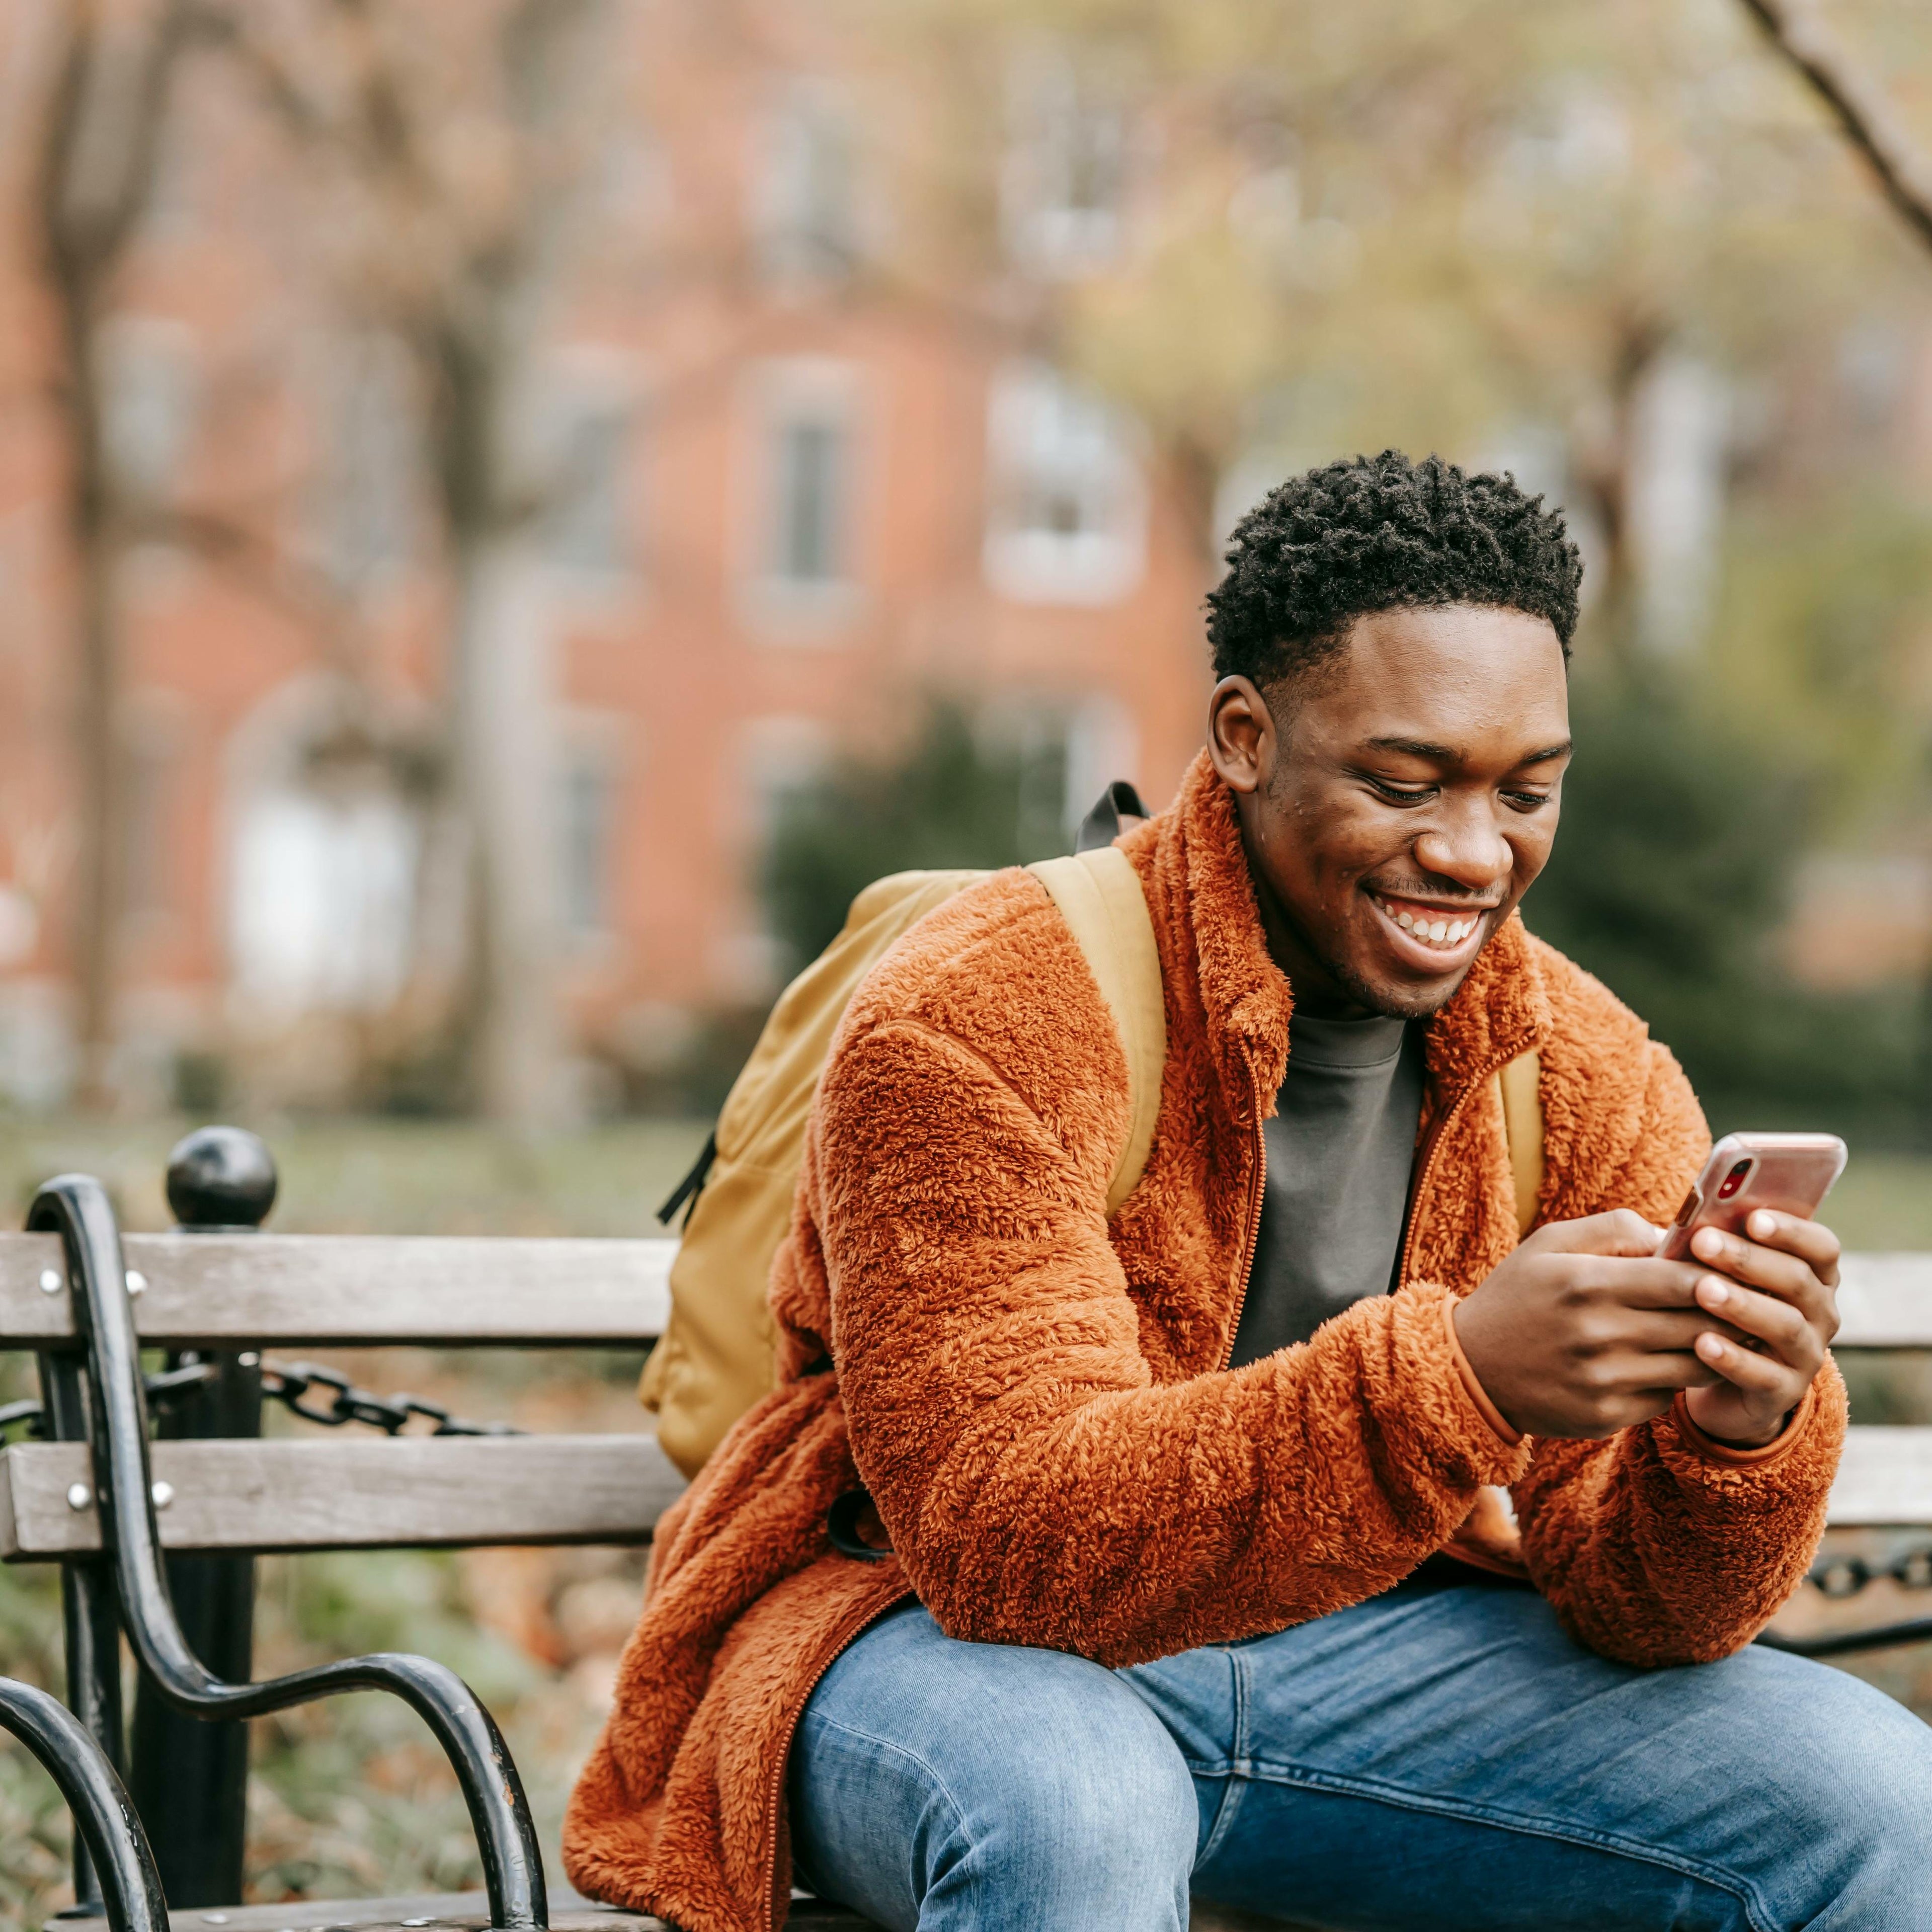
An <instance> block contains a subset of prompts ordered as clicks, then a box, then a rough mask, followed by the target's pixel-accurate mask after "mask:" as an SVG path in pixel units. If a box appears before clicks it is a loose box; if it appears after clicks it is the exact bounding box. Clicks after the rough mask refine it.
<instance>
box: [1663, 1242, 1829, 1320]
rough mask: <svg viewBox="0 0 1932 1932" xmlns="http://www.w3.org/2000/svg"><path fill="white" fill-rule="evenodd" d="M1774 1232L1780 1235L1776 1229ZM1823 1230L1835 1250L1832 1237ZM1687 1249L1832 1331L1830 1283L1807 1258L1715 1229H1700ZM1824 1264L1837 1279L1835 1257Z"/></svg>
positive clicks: (1706, 1262)
mask: <svg viewBox="0 0 1932 1932" xmlns="http://www.w3.org/2000/svg"><path fill="white" fill-rule="evenodd" d="M1775 1218H1776V1219H1778V1220H1782V1221H1786V1222H1790V1223H1791V1224H1792V1225H1793V1226H1797V1227H1802V1226H1806V1225H1807V1224H1806V1223H1802V1222H1797V1221H1795V1220H1793V1217H1790V1216H1789V1215H1780V1216H1778V1217H1775ZM1751 1219H1752V1220H1753V1221H1754V1222H1755V1221H1757V1219H1758V1217H1757V1216H1756V1215H1754V1216H1753V1217H1751ZM1777 1232H1780V1233H1782V1231H1777ZM1826 1232H1827V1234H1828V1237H1829V1241H1830V1246H1831V1249H1832V1251H1833V1253H1834V1254H1835V1251H1836V1250H1837V1247H1838V1240H1837V1237H1836V1236H1835V1235H1829V1230H1828V1231H1826ZM1691 1253H1693V1254H1694V1255H1695V1256H1697V1259H1699V1260H1700V1261H1701V1262H1704V1263H1705V1264H1706V1265H1707V1266H1709V1267H1711V1268H1718V1269H1721V1270H1722V1271H1723V1272H1724V1274H1727V1275H1729V1276H1730V1277H1731V1279H1732V1280H1733V1281H1737V1282H1742V1283H1744V1284H1745V1286H1747V1287H1749V1288H1758V1289H1763V1290H1764V1291H1765V1292H1766V1293H1767V1294H1769V1295H1778V1296H1780V1297H1781V1298H1783V1299H1784V1300H1785V1301H1788V1302H1790V1303H1791V1304H1793V1306H1794V1307H1797V1308H1799V1309H1801V1310H1803V1311H1804V1313H1805V1316H1806V1318H1807V1319H1809V1320H1811V1321H1812V1322H1816V1323H1817V1325H1819V1326H1820V1328H1822V1329H1823V1330H1825V1331H1826V1334H1827V1335H1828V1336H1829V1335H1830V1334H1835V1333H1836V1332H1837V1329H1838V1310H1837V1306H1836V1304H1835V1301H1834V1298H1833V1296H1832V1286H1831V1285H1830V1283H1828V1282H1827V1281H1826V1279H1825V1278H1824V1277H1823V1276H1821V1275H1820V1272H1819V1271H1818V1268H1817V1267H1815V1266H1814V1265H1813V1264H1812V1263H1811V1262H1808V1261H1806V1260H1805V1259H1803V1258H1802V1256H1799V1255H1797V1254H1796V1253H1793V1252H1792V1251H1791V1250H1790V1249H1789V1248H1781V1247H1772V1245H1770V1244H1769V1243H1766V1242H1762V1241H1755V1240H1751V1241H1747V1240H1744V1239H1742V1238H1740V1237H1739V1236H1738V1235H1727V1234H1724V1233H1723V1232H1721V1231H1720V1230H1718V1229H1715V1228H1700V1229H1698V1231H1697V1235H1695V1236H1694V1238H1693V1239H1692V1241H1691ZM1829 1266H1830V1269H1831V1281H1832V1282H1833V1283H1835V1281H1836V1280H1837V1278H1838V1271H1837V1267H1836V1263H1835V1261H1834V1262H1832V1263H1831V1264H1829Z"/></svg>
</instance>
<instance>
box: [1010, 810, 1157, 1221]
mask: <svg viewBox="0 0 1932 1932" xmlns="http://www.w3.org/2000/svg"><path fill="white" fill-rule="evenodd" d="M1028 870H1029V871H1031V872H1032V873H1033V874H1034V877H1037V879H1038V880H1040V883H1041V884H1042V885H1043V886H1045V887H1046V889H1047V892H1048V895H1049V897H1051V898H1052V901H1053V902H1054V904H1055V905H1057V906H1058V907H1059V908H1060V913H1061V917H1062V918H1063V919H1065V920H1066V922H1067V926H1068V928H1069V929H1070V930H1071V932H1073V937H1074V938H1075V939H1076V941H1078V942H1079V947H1080V950H1081V951H1082V953H1085V955H1086V956H1087V964H1088V967H1089V968H1090V969H1091V971H1092V973H1093V975H1094V979H1095V980H1096V981H1097V983H1098V984H1099V986H1100V996H1101V998H1103V999H1104V1000H1105V1001H1106V1003H1107V1005H1108V1007H1109V1010H1111V1011H1112V1013H1113V1016H1114V1024H1115V1025H1116V1026H1117V1027H1118V1028H1119V1029H1120V1033H1121V1049H1122V1050H1123V1052H1124V1053H1125V1054H1126V1055H1127V1091H1128V1094H1129V1097H1130V1098H1129V1106H1130V1120H1129V1123H1128V1127H1127V1140H1126V1142H1124V1145H1122V1147H1121V1154H1120V1158H1119V1160H1118V1161H1117V1162H1116V1163H1115V1166H1114V1178H1113V1181H1112V1183H1111V1184H1110V1185H1109V1187H1108V1189H1107V1212H1108V1213H1109V1214H1112V1213H1113V1211H1115V1208H1118V1207H1119V1206H1120V1205H1121V1202H1123V1201H1124V1200H1126V1199H1127V1196H1129V1195H1130V1194H1131V1193H1133V1190H1134V1188H1135V1186H1136V1184H1137V1183H1138V1182H1139V1180H1140V1178H1141V1175H1142V1172H1143V1171H1144V1170H1145V1168H1146V1166H1147V1160H1148V1151H1149V1149H1150V1148H1152V1146H1153V1145H1154V1121H1155V1118H1156V1117H1157V1115H1159V1113H1160V1081H1161V1073H1162V1070H1163V1068H1164V1067H1166V1064H1167V1007H1166V1001H1165V999H1164V998H1163V992H1162V987H1161V978H1160V953H1159V951H1158V950H1157V949H1156V947H1155V945H1154V922H1153V920H1152V919H1150V918H1149V917H1148V909H1147V899H1146V897H1145V895H1144V894H1143V893H1142V891H1141V881H1140V874H1139V873H1138V872H1136V871H1135V870H1134V868H1133V861H1132V860H1131V859H1129V858H1128V856H1127V854H1126V853H1124V852H1123V851H1121V850H1120V849H1119V847H1117V846H1113V845H1103V846H1100V847H1097V849H1095V850H1093V851H1090V852H1076V853H1073V854H1072V855H1071V856H1070V857H1067V858H1064V859H1041V860H1040V862H1038V864H1037V865H1032V866H1030V867H1029V868H1028Z"/></svg>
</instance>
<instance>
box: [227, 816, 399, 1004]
mask: <svg viewBox="0 0 1932 1932" xmlns="http://www.w3.org/2000/svg"><path fill="white" fill-rule="evenodd" d="M418 844H419V826H418V824H417V822H416V816H415V814H413V812H412V811H410V808H409V807H408V806H407V805H406V804H405V803H404V802H403V801H402V800H401V799H399V798H398V797H397V796H395V793H393V792H392V791H390V790H388V789H387V788H386V787H382V786H378V785H374V784H371V785H369V786H367V787H362V786H347V787H341V788H339V789H338V788H332V787H331V788H324V787H311V786H308V785H305V784H299V783H296V784H286V785H282V786H277V787H270V788H268V789H266V790H263V791H260V792H258V793H256V794H255V795H254V796H253V797H252V798H251V799H249V800H248V803H247V805H246V807H245V810H244V811H243V813H242V819H241V822H240V824H239V826H238V827H237V833H236V847H235V855H234V868H233V893H232V896H231V898H230V901H229V940H230V944H231V946H232V947H233V956H234V961H235V971H236V981H237V983H238V985H239V989H240V990H241V991H242V993H243V995H245V997H247V998H249V999H250V1000H251V1001H253V1002H254V1004H257V1006H258V1007H260V1008H261V1009H263V1010H265V1011H267V1012H269V1013H275V1014H278V1015H281V1016H288V1017H293V1016H294V1015H296V1014H298V1013H305V1012H313V1011H329V1012H338V1013H375V1012H380V1011H381V1010H383V1008H384V1007H386V1006H388V1005H389V1003H390V1002H391V1001H392V1000H393V999H395V997H396V995H398V993H399V992H401V990H402V986H403V982H404V977H405V976H406V975H407V971H408V968H409V960H410V941H411V937H412V932H413V923H414V908H415V884H416V862H417V850H418Z"/></svg>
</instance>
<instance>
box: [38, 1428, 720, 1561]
mask: <svg viewBox="0 0 1932 1932" xmlns="http://www.w3.org/2000/svg"><path fill="white" fill-rule="evenodd" d="M153 1472H154V1481H156V1482H157V1484H158V1483H163V1482H165V1483H166V1484H169V1485H170V1486H171V1487H172V1490H173V1492H174V1494H173V1496H172V1499H171V1500H170V1502H169V1504H168V1505H167V1507H166V1508H165V1509H163V1510H162V1511H160V1513H159V1514H158V1516H157V1522H158V1523H159V1524H160V1532H161V1541H162V1544H163V1547H166V1548H167V1549H169V1550H383V1549H395V1548H403V1547H437V1546H439V1545H442V1546H449V1547H457V1546H481V1545H485V1544H539V1543H640V1542H642V1541H644V1540H645V1539H646V1538H647V1537H648V1536H649V1533H650V1532H651V1529H652V1527H653V1526H654V1525H655V1523H656V1522H657V1520H658V1517H659V1516H661V1514H663V1512H664V1510H665V1509H666V1508H668V1507H669V1505H670V1503H671V1502H673V1500H674V1499H676V1496H678V1495H679V1493H680V1492H681V1491H682V1490H683V1488H684V1486H685V1484H684V1478H683V1477H682V1475H680V1474H679V1472H678V1471H677V1470H676V1469H674V1468H673V1466H671V1464H670V1462H669V1461H667V1460H666V1458H665V1457H664V1452H663V1451H661V1449H659V1448H658V1445H657V1439H656V1438H655V1436H646V1435H637V1436H437V1437H431V1436H415V1437H409V1436H405V1437H400V1438H397V1439H393V1440H392V1439H390V1438H389V1437H386V1436H360V1437H352V1436H343V1437H340V1438H338V1439H333V1440H329V1441H322V1442H311V1441H308V1440H299V1441H294V1442H280V1441H271V1442H233V1441H229V1442H223V1441H210V1442H157V1443H155V1444H154V1445H153ZM92 1480H93V1478H92V1470H91V1469H90V1466H89V1459H88V1451H87V1445H86V1444H85V1443H82V1442H21V1443H16V1444H14V1445H13V1447H12V1448H9V1449H8V1450H7V1451H6V1452H5V1454H0V1560H4V1561H6V1562H44V1561H46V1560H47V1559H49V1558H54V1557H60V1556H78V1555H83V1554H86V1553H89V1552H92V1551H94V1550H98V1549H99V1548H100V1547H101V1523H100V1519H99V1517H98V1515H97V1514H96V1513H95V1507H94V1504H93V1502H92V1496H91V1494H90V1497H89V1501H88V1502H87V1503H86V1505H85V1506H84V1507H83V1508H79V1509H76V1508H74V1507H73V1505H71V1503H70V1502H69V1501H68V1491H69V1490H70V1489H71V1487H73V1486H74V1484H83V1485H85V1486H88V1487H89V1489H90V1491H91V1487H92Z"/></svg>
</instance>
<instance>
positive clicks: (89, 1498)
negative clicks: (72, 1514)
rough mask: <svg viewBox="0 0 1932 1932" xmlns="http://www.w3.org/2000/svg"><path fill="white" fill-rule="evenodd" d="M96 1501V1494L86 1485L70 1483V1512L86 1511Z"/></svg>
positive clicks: (68, 1501)
mask: <svg viewBox="0 0 1932 1932" xmlns="http://www.w3.org/2000/svg"><path fill="white" fill-rule="evenodd" d="M93 1500H94V1492H93V1491H92V1490H90V1489H89V1487H87V1485H86V1484H85V1483H70V1484H68V1486H67V1506H68V1508H69V1509H71V1510H84V1509H85V1508H86V1507H87V1506H88V1505H89V1503H91V1502H93Z"/></svg>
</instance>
